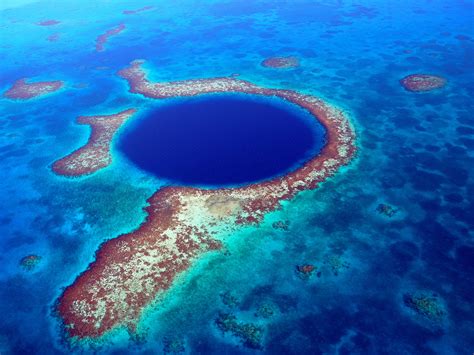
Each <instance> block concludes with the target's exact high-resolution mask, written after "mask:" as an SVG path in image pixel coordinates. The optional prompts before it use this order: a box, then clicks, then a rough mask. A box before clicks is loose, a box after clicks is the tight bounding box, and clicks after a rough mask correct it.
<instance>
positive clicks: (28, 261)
mask: <svg viewBox="0 0 474 355" xmlns="http://www.w3.org/2000/svg"><path fill="white" fill-rule="evenodd" d="M41 259H42V257H41V256H39V255H35V254H31V255H27V256H24V257H23V258H21V260H20V266H21V267H22V268H23V269H25V270H26V271H32V270H34V269H35V268H36V267H37V266H38V264H39V263H40V262H41Z"/></svg>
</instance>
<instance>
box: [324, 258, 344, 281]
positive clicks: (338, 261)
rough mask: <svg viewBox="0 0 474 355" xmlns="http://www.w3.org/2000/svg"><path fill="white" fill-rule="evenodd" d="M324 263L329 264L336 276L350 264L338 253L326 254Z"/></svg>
mask: <svg viewBox="0 0 474 355" xmlns="http://www.w3.org/2000/svg"><path fill="white" fill-rule="evenodd" d="M324 264H325V265H327V266H329V268H330V269H331V271H332V272H333V274H334V275H335V276H338V275H339V273H340V272H341V271H343V270H344V269H348V268H349V266H350V264H349V263H348V262H347V261H345V260H344V259H343V258H342V257H341V256H339V255H331V256H328V257H327V258H326V259H325V260H324Z"/></svg>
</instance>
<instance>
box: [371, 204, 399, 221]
mask: <svg viewBox="0 0 474 355" xmlns="http://www.w3.org/2000/svg"><path fill="white" fill-rule="evenodd" d="M375 210H376V211H377V212H378V213H379V214H381V215H384V216H386V217H389V218H391V217H393V216H395V214H397V212H398V209H396V208H395V207H393V206H391V205H389V204H387V203H380V204H379V205H378V206H377V208H376V209H375Z"/></svg>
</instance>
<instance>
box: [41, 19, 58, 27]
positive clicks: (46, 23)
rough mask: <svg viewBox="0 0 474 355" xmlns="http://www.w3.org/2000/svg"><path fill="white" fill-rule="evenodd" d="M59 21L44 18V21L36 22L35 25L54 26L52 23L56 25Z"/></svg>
mask: <svg viewBox="0 0 474 355" xmlns="http://www.w3.org/2000/svg"><path fill="white" fill-rule="evenodd" d="M59 23H61V21H58V20H45V21H41V22H38V23H37V25H38V26H54V25H57V24H59Z"/></svg>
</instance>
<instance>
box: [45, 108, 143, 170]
mask: <svg viewBox="0 0 474 355" xmlns="http://www.w3.org/2000/svg"><path fill="white" fill-rule="evenodd" d="M135 112H136V110H135V109H128V110H125V111H122V112H119V113H116V114H113V115H105V116H81V117H79V118H78V119H77V122H78V123H79V124H85V125H90V126H91V128H92V132H91V135H90V137H89V141H88V142H87V144H86V145H84V146H82V147H81V148H79V149H77V150H76V151H74V152H72V153H71V154H69V155H67V156H65V157H64V158H62V159H59V160H57V161H56V162H55V163H54V164H53V171H54V172H55V173H56V174H58V175H64V176H71V177H73V176H82V175H88V174H92V173H94V172H96V171H97V170H99V169H102V168H105V167H106V166H108V165H109V164H110V163H111V162H112V155H111V154H110V142H111V140H112V138H113V136H114V134H115V132H116V131H117V130H118V129H119V128H120V126H122V124H123V123H124V122H125V121H126V120H127V119H128V118H130V117H131V116H132V115H133V114H134V113H135Z"/></svg>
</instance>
